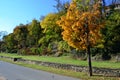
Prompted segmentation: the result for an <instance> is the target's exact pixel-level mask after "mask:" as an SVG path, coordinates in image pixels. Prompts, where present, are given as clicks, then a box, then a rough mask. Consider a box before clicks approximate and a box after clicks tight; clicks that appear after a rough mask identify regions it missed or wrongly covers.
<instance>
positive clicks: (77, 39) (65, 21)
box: [57, 2, 103, 50]
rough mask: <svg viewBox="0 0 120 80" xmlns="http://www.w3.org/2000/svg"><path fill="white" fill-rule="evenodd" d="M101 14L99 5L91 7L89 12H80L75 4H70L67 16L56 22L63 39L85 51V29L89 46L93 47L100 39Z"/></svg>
mask: <svg viewBox="0 0 120 80" xmlns="http://www.w3.org/2000/svg"><path fill="white" fill-rule="evenodd" d="M100 19H101V14H100V10H99V4H98V3H97V4H95V5H93V7H92V9H91V10H89V11H80V10H78V8H77V4H76V3H75V2H72V3H71V4H70V7H69V8H68V11H67V14H66V15H65V16H62V17H61V20H59V21H57V24H58V25H59V26H61V27H62V29H63V32H62V35H63V39H64V40H65V41H67V42H68V44H69V45H70V46H72V47H74V48H76V49H79V50H81V49H83V50H84V49H86V38H87V34H86V27H88V30H89V41H90V45H91V46H93V45H94V44H95V43H96V41H97V40H99V39H100V38H101V35H100V29H101V28H102V27H103V24H102V23H101V22H100Z"/></svg>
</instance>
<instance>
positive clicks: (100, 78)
mask: <svg viewBox="0 0 120 80" xmlns="http://www.w3.org/2000/svg"><path fill="white" fill-rule="evenodd" d="M1 60H4V61H7V62H10V63H13V64H17V65H21V66H25V67H30V68H34V69H38V70H43V71H47V72H52V73H56V74H61V75H65V76H71V77H75V78H79V79H82V80H119V78H118V77H104V76H100V75H96V74H94V76H92V77H89V76H88V75H87V74H86V73H83V72H74V71H68V70H63V69H55V68H51V67H44V66H38V65H31V64H25V63H20V62H12V61H9V60H6V59H1Z"/></svg>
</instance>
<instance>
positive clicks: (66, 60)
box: [0, 53, 120, 68]
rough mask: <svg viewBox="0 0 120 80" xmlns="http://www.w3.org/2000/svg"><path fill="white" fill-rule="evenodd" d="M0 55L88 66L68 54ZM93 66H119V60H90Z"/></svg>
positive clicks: (2, 54) (0, 54)
mask: <svg viewBox="0 0 120 80" xmlns="http://www.w3.org/2000/svg"><path fill="white" fill-rule="evenodd" d="M0 56H8V57H22V58H23V59H28V60H37V61H46V62H55V63H63V64H74V65H81V66H88V63H87V61H81V60H75V59H72V58H71V57H70V56H62V57H52V56H21V55H17V54H7V53H0ZM92 66H93V67H99V68H120V62H113V61H92Z"/></svg>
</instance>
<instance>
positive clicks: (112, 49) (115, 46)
mask: <svg viewBox="0 0 120 80" xmlns="http://www.w3.org/2000/svg"><path fill="white" fill-rule="evenodd" d="M105 26H106V27H105V28H104V29H103V30H102V33H103V35H104V40H105V42H104V46H105V49H106V50H105V51H107V52H106V53H114V54H115V53H119V52H120V47H119V46H120V12H119V11H114V12H113V13H112V14H110V15H109V17H108V18H107V21H106V25H105Z"/></svg>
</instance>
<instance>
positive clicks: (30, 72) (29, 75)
mask: <svg viewBox="0 0 120 80" xmlns="http://www.w3.org/2000/svg"><path fill="white" fill-rule="evenodd" d="M0 80H80V79H76V78H72V77H66V76H61V75H57V74H53V73H49V72H44V71H40V70H34V69H31V68H27V67H22V66H18V65H15V64H11V63H7V62H3V61H0Z"/></svg>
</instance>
